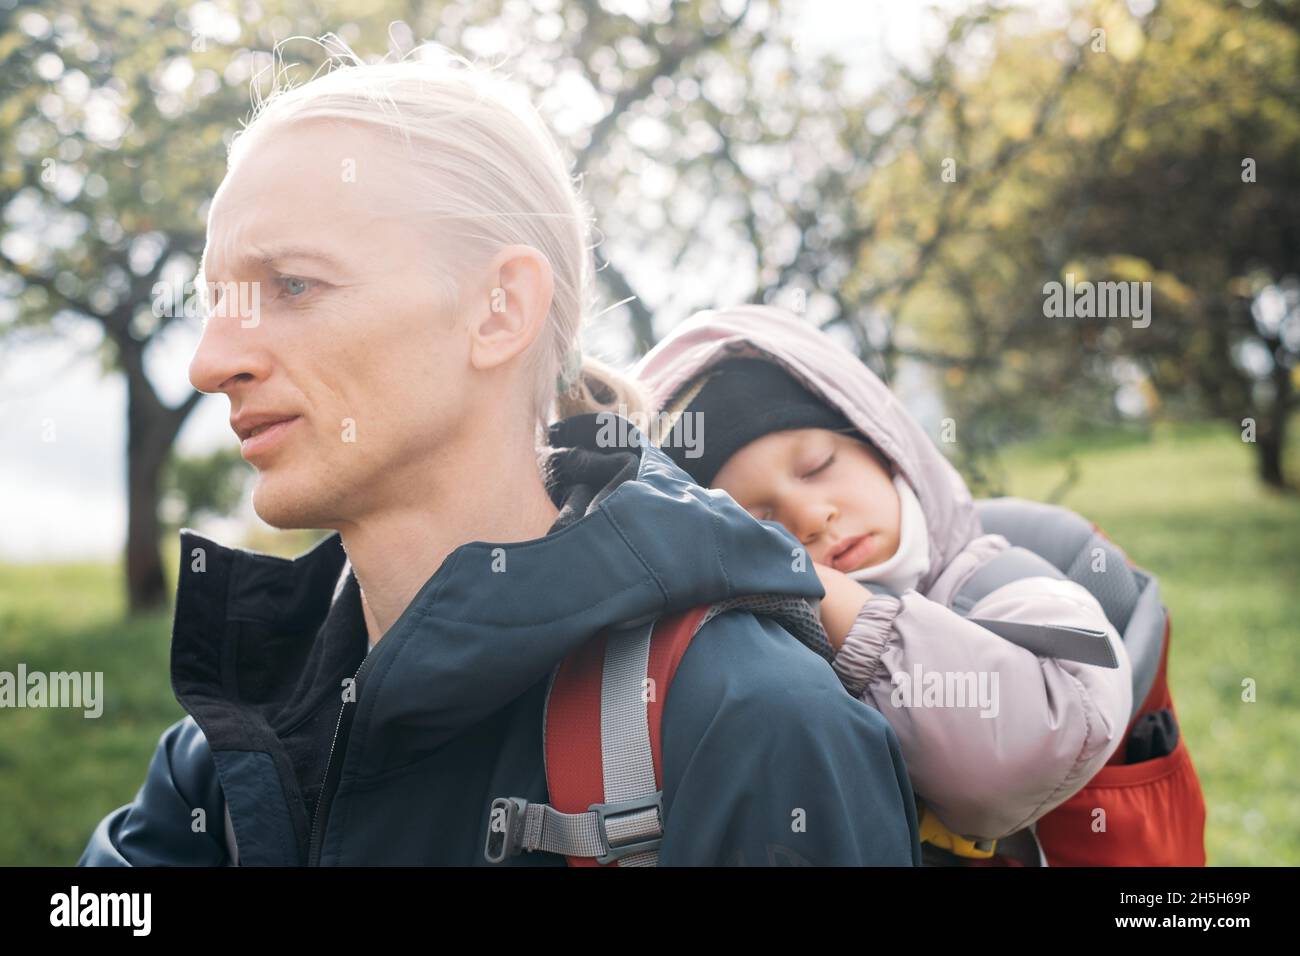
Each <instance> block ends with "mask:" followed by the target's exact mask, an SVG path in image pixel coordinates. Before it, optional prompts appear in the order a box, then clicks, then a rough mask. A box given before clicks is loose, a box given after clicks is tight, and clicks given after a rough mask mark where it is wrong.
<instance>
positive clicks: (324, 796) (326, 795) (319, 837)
mask: <svg viewBox="0 0 1300 956" xmlns="http://www.w3.org/2000/svg"><path fill="white" fill-rule="evenodd" d="M376 650H378V648H371V649H370V653H368V654H367V655H366V659H365V660H364V661H362V662H361V666H359V667H358V668H357V670H356V673H355V674H353V675H352V689H353V697H354V699H353V700H350V701H347V700H345V701H344V702H343V706H342V707H341V708H339V717H338V720H336V721H335V722H334V736H333V738H332V739H331V740H330V752H329V754H328V755H327V756H326V757H325V773H324V774H323V775H322V776H321V784H320V794H319V795H318V796H317V797H316V809H315V810H314V811H313V812H312V816H311V837H310V839H309V840H308V844H307V865H308V866H320V854H321V844H322V843H323V842H324V833H322V832H321V831H320V825H321V823H322V822H323V816H324V814H322V812H321V811H322V810H323V809H325V806H326V803H327V802H328V801H330V800H331V799H332V798H333V793H332V792H331V791H330V789H329V780H330V770H331V769H332V767H333V764H334V749H335V747H336V746H337V745H338V741H339V729H340V728H341V727H342V726H343V715H344V714H345V713H347V709H348V704H354V705H355V704H356V703H358V700H359V694H360V691H359V688H360V686H361V685H360V683H359V679H360V677H361V672H362V671H363V670H365V667H366V665H367V664H369V663H370V659H371V658H372V657H374V656H375V651H376ZM349 729H351V725H350V724H349Z"/></svg>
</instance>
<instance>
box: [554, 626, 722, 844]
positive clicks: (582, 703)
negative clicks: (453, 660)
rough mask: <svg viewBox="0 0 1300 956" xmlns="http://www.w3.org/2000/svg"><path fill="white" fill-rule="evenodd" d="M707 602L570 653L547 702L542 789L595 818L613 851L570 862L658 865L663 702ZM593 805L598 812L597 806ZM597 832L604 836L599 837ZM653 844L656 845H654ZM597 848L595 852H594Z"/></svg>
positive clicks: (567, 809) (559, 806) (559, 804)
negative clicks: (544, 769)
mask: <svg viewBox="0 0 1300 956" xmlns="http://www.w3.org/2000/svg"><path fill="white" fill-rule="evenodd" d="M709 611H710V607H709V606H707V605H706V606H701V607H696V608H692V609H691V610H689V611H684V612H681V613H679V614H673V615H670V616H667V617H663V618H660V619H659V620H658V621H657V622H653V623H652V624H642V625H640V626H638V627H634V628H631V629H625V630H615V631H610V632H608V633H606V634H603V635H601V636H600V637H597V638H596V639H595V640H592V641H589V642H587V644H585V645H583V646H582V647H581V648H579V649H578V650H577V651H576V652H575V653H573V654H571V655H570V656H569V657H567V658H566V659H565V660H564V661H563V662H562V663H561V664H560V667H559V668H558V669H557V671H556V673H555V676H554V678H553V679H552V681H551V687H550V690H549V692H548V694H547V699H546V716H545V726H546V731H545V733H546V737H545V753H546V786H547V790H548V791H549V792H550V797H551V806H552V807H554V808H555V809H556V810H558V811H559V812H561V813H566V814H581V813H586V812H591V811H595V812H597V813H598V814H599V815H600V817H601V820H600V821H599V822H601V823H603V824H604V825H605V827H607V828H608V838H607V847H601V848H600V849H602V850H607V852H603V853H602V854H600V855H598V856H595V857H592V856H579V855H576V854H570V855H569V856H568V860H569V864H570V865H571V866H597V865H600V863H601V862H605V863H615V864H617V865H620V866H653V865H655V863H656V862H657V861H658V841H659V838H660V837H661V836H662V834H663V820H662V817H661V814H662V803H661V802H660V797H661V794H662V791H663V754H662V738H661V736H660V726H661V724H662V722H663V702H664V698H665V696H666V695H667V690H668V686H669V684H670V683H671V682H672V678H673V674H674V673H676V671H677V665H678V664H679V663H680V662H681V659H682V655H684V654H685V653H686V649H687V647H689V646H690V642H691V639H692V638H693V637H694V636H695V634H696V632H698V631H699V629H700V627H701V626H703V623H704V620H705V619H706V616H707V615H708V614H709ZM597 808H602V809H600V810H597ZM598 835H599V834H598ZM650 842H653V844H654V845H653V846H649V845H646V844H649V843H650ZM593 849H595V848H593Z"/></svg>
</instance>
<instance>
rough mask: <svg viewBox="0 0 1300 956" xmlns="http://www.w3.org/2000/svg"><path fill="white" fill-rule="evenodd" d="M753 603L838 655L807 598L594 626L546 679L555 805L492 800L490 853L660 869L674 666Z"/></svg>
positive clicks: (756, 610)
mask: <svg viewBox="0 0 1300 956" xmlns="http://www.w3.org/2000/svg"><path fill="white" fill-rule="evenodd" d="M732 610H746V611H749V612H751V613H753V614H757V615H763V616H766V617H771V618H774V619H776V620H777V621H778V622H779V623H780V624H781V626H782V627H784V628H785V629H786V630H787V631H788V632H789V633H790V634H792V635H793V636H794V637H795V638H796V639H797V640H798V641H800V642H801V643H803V644H805V645H806V646H807V647H809V649H811V650H812V651H814V652H815V653H818V654H821V655H822V656H823V657H826V658H827V659H829V658H830V657H833V656H834V651H833V650H831V647H830V644H829V642H828V641H827V639H826V632H825V630H824V629H823V628H822V626H821V622H820V621H819V620H818V617H817V614H816V612H815V611H814V610H813V608H812V607H811V606H810V605H809V603H808V601H807V600H805V599H803V598H798V597H793V596H790V595H763V594H757V595H746V596H743V597H737V598H731V599H728V600H726V601H721V602H718V603H715V604H711V605H701V606H699V607H695V608H692V609H690V610H688V611H683V612H680V613H678V614H673V615H667V616H665V617H663V618H660V619H659V620H658V621H657V622H656V621H652V620H644V621H638V622H635V623H629V624H626V625H623V626H622V627H619V628H613V629H610V630H608V631H606V632H604V633H602V634H599V635H597V636H596V637H595V638H593V639H592V640H590V641H588V642H587V643H586V644H584V645H582V646H580V647H579V648H578V649H576V650H575V651H573V652H572V653H571V654H570V655H569V656H568V657H566V658H565V659H564V660H563V661H561V663H560V665H559V666H558V667H557V668H556V669H555V672H554V673H553V674H552V676H551V684H550V687H549V688H548V689H547V695H546V709H545V712H544V716H543V722H544V734H545V739H544V741H543V746H544V753H545V759H546V786H547V790H548V791H549V794H550V799H551V802H550V803H548V804H544V803H529V802H528V801H526V800H524V799H523V798H521V797H498V798H497V799H495V800H493V801H492V806H491V808H490V811H489V818H488V834H487V845H486V847H485V848H484V855H485V857H486V858H487V859H488V861H489V862H492V863H500V862H502V861H503V860H505V859H506V858H507V857H509V856H513V855H514V854H516V853H521V852H528V851H533V850H544V851H547V852H551V853H561V854H563V855H564V856H565V857H567V859H568V861H569V864H570V865H572V866H597V865H606V864H618V865H620V866H654V865H656V864H657V863H658V859H659V844H660V841H661V840H662V837H663V832H664V812H663V756H662V737H661V727H662V724H663V711H664V701H665V700H666V699H667V696H668V689H669V686H670V685H671V684H672V679H673V675H674V674H675V673H676V671H677V665H678V664H679V663H680V662H681V659H682V657H683V655H684V654H685V653H686V650H687V648H688V647H689V646H690V642H691V640H692V639H693V638H694V637H695V635H696V634H697V633H699V630H700V628H702V627H703V626H704V625H705V624H706V623H708V621H709V620H711V619H712V618H713V617H715V616H717V615H718V614H721V613H723V612H726V611H732Z"/></svg>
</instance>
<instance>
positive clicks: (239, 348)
mask: <svg viewBox="0 0 1300 956" xmlns="http://www.w3.org/2000/svg"><path fill="white" fill-rule="evenodd" d="M260 326H261V323H260V321H258V316H257V314H256V312H250V311H249V310H248V309H244V308H239V307H236V306H232V307H231V308H230V309H224V310H223V309H222V308H220V307H217V308H214V309H213V310H212V311H211V312H210V314H209V315H208V318H207V321H206V322H205V323H204V326H203V335H202V337H201V338H200V339H199V346H198V348H197V349H195V351H194V357H193V358H192V359H191V360H190V369H189V376H190V384H191V385H193V386H194V387H195V388H196V389H198V390H199V391H200V392H210V393H215V392H222V391H228V390H229V388H230V387H231V385H232V384H233V383H234V382H237V381H243V380H246V379H261V378H265V377H266V375H267V372H268V371H269V366H270V356H269V353H268V351H267V349H266V348H265V343H264V341H263V338H264V337H263V336H262V334H261V327H260Z"/></svg>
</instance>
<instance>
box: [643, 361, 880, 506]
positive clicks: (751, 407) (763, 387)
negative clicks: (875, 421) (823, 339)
mask: <svg viewBox="0 0 1300 956" xmlns="http://www.w3.org/2000/svg"><path fill="white" fill-rule="evenodd" d="M701 376H702V377H705V376H707V379H706V381H705V382H704V385H703V386H702V387H700V389H699V391H698V392H696V393H695V395H694V396H693V397H692V398H691V399H690V401H689V402H688V403H687V405H686V407H685V409H683V410H682V414H683V415H686V414H695V413H699V418H698V419H697V421H698V422H699V425H698V426H697V428H696V433H697V435H698V436H699V437H698V438H697V439H696V441H697V442H698V446H699V447H698V448H696V449H690V448H686V447H684V443H683V442H682V441H680V440H679V437H680V423H681V419H680V418H679V419H677V421H676V422H674V424H673V428H672V430H671V431H670V432H669V433H668V435H667V436H665V438H664V440H663V442H662V444H661V446H660V448H661V450H662V451H663V452H664V454H666V455H667V456H668V457H669V458H671V459H672V460H673V461H675V462H676V463H677V465H678V466H679V467H680V468H681V469H682V470H683V471H685V472H686V473H687V474H688V475H690V476H691V478H693V479H694V480H695V482H696V484H699V485H703V486H704V487H706V488H707V487H708V486H709V485H710V484H711V483H712V482H713V479H714V477H715V476H716V475H717V473H718V472H719V471H721V470H722V466H723V465H725V464H726V463H727V459H729V458H730V457H731V456H732V455H734V454H735V453H736V452H738V451H740V449H742V448H744V447H745V446H746V445H748V444H749V443H750V442H752V441H754V440H755V439H758V438H762V437H763V436H764V435H766V434H768V433H769V432H779V431H786V430H788V429H793V428H829V429H832V430H834V431H841V432H853V433H854V434H856V429H854V427H853V425H852V424H851V423H850V422H849V420H848V419H847V418H845V417H844V416H843V415H842V414H840V413H839V412H838V411H836V410H835V409H833V408H832V407H831V406H829V405H827V404H826V403H825V402H824V401H822V400H821V399H820V398H818V397H817V396H816V395H814V394H813V393H812V392H810V391H808V389H806V388H804V387H803V385H801V384H800V383H799V382H798V381H797V380H796V379H795V378H794V377H793V376H792V375H791V374H790V373H789V372H787V371H786V370H785V369H784V368H782V367H781V366H780V365H777V364H776V363H775V362H772V361H769V360H767V359H760V358H735V359H727V360H726V361H723V362H719V363H718V364H717V365H715V366H713V367H712V368H709V369H707V370H706V371H704V372H702V373H701ZM698 381H699V379H696V380H695V382H696V383H698ZM689 387H690V386H689V385H688V386H686V388H689ZM678 394H682V393H681V392H679V393H678ZM670 405H671V403H670ZM694 450H698V451H700V452H701V454H700V455H699V456H698V457H696V458H691V457H688V456H687V454H686V453H687V452H688V451H694Z"/></svg>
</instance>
